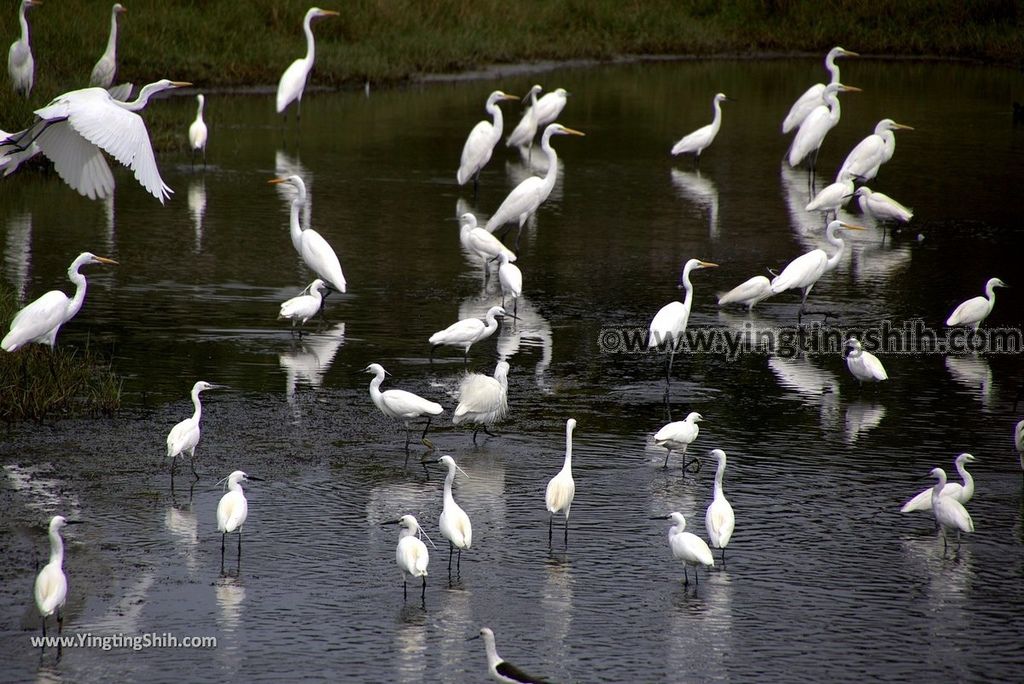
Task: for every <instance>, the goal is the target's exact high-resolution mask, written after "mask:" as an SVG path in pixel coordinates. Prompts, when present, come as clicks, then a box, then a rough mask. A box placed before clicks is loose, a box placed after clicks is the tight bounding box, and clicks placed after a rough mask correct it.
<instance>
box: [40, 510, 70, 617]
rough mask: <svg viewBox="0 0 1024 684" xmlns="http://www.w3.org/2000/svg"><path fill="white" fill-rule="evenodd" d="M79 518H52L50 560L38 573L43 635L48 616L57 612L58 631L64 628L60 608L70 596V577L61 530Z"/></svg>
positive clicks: (60, 516) (58, 516)
mask: <svg viewBox="0 0 1024 684" xmlns="http://www.w3.org/2000/svg"><path fill="white" fill-rule="evenodd" d="M78 522H79V521H78V520H67V519H65V518H64V516H62V515H55V516H53V517H52V518H50V562H49V563H47V564H46V565H44V566H43V569H42V570H40V571H39V574H38V575H36V584H35V592H34V593H35V599H36V607H37V608H38V609H39V615H40V616H41V617H42V618H43V620H42V622H43V636H46V618H48V617H50V616H51V615H53V614H54V613H56V614H57V633H58V634H60V632H61V631H62V630H63V629H64V616H63V615H61V612H60V609H61V608H63V607H64V603H65V601H67V598H68V578H67V575H65V574H64V541H63V540H62V539H61V538H60V531H61V529H62V528H63V527H64V526H65V525H75V524H77V523H78Z"/></svg>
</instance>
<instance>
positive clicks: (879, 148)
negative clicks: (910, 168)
mask: <svg viewBox="0 0 1024 684" xmlns="http://www.w3.org/2000/svg"><path fill="white" fill-rule="evenodd" d="M912 130H914V128H913V127H912V126H905V125H903V124H899V123H896V122H895V121H893V120H892V119H882V120H881V121H879V122H878V123H877V124H876V125H875V132H874V133H872V134H871V135H869V136H868V137H866V138H864V139H863V140H861V141H860V142H859V143H857V145H856V146H855V147H854V148H853V149H852V150H850V154H848V155H846V159H845V160H843V165H842V166H841V167H840V168H839V173H838V174H836V180H860V181H861V182H867V181H869V180H871V179H872V178H874V177H875V176H877V175H878V169H879V168H880V167H881V166H882V164H884V163H885V162H887V161H889V160H890V159H892V155H893V153H895V152H896V135H895V134H894V133H893V131H912Z"/></svg>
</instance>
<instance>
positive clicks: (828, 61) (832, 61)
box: [825, 51, 839, 84]
mask: <svg viewBox="0 0 1024 684" xmlns="http://www.w3.org/2000/svg"><path fill="white" fill-rule="evenodd" d="M838 56H839V55H836V54H833V53H832V52H831V51H830V52H829V53H828V55H827V56H826V57H825V68H826V69H828V73H830V74H832V80H830V81H829V83H830V84H831V83H839V65H838V64H836V57H838Z"/></svg>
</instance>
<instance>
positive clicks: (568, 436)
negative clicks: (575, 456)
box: [562, 428, 572, 472]
mask: <svg viewBox="0 0 1024 684" xmlns="http://www.w3.org/2000/svg"><path fill="white" fill-rule="evenodd" d="M562 470H566V471H570V472H571V471H572V429H571V428H566V430H565V462H564V463H563V464H562Z"/></svg>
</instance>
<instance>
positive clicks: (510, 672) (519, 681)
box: [470, 627, 547, 684]
mask: <svg viewBox="0 0 1024 684" xmlns="http://www.w3.org/2000/svg"><path fill="white" fill-rule="evenodd" d="M481 637H482V638H483V640H484V648H485V649H486V650H487V671H488V672H489V673H490V675H491V679H493V680H494V681H496V682H503V683H504V684H546V682H547V680H546V679H541V678H539V677H534V676H533V675H530V674H527V673H525V672H523V671H522V670H520V669H519V668H518V667H516V666H515V665H513V664H512V663H510V662H508V661H507V660H504V659H502V657H501V656H500V655H498V648H497V646H495V645H494V632H492V631H491V630H490V628H488V627H481V628H480V634H479V636H475V637H470V639H479V638H481Z"/></svg>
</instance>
